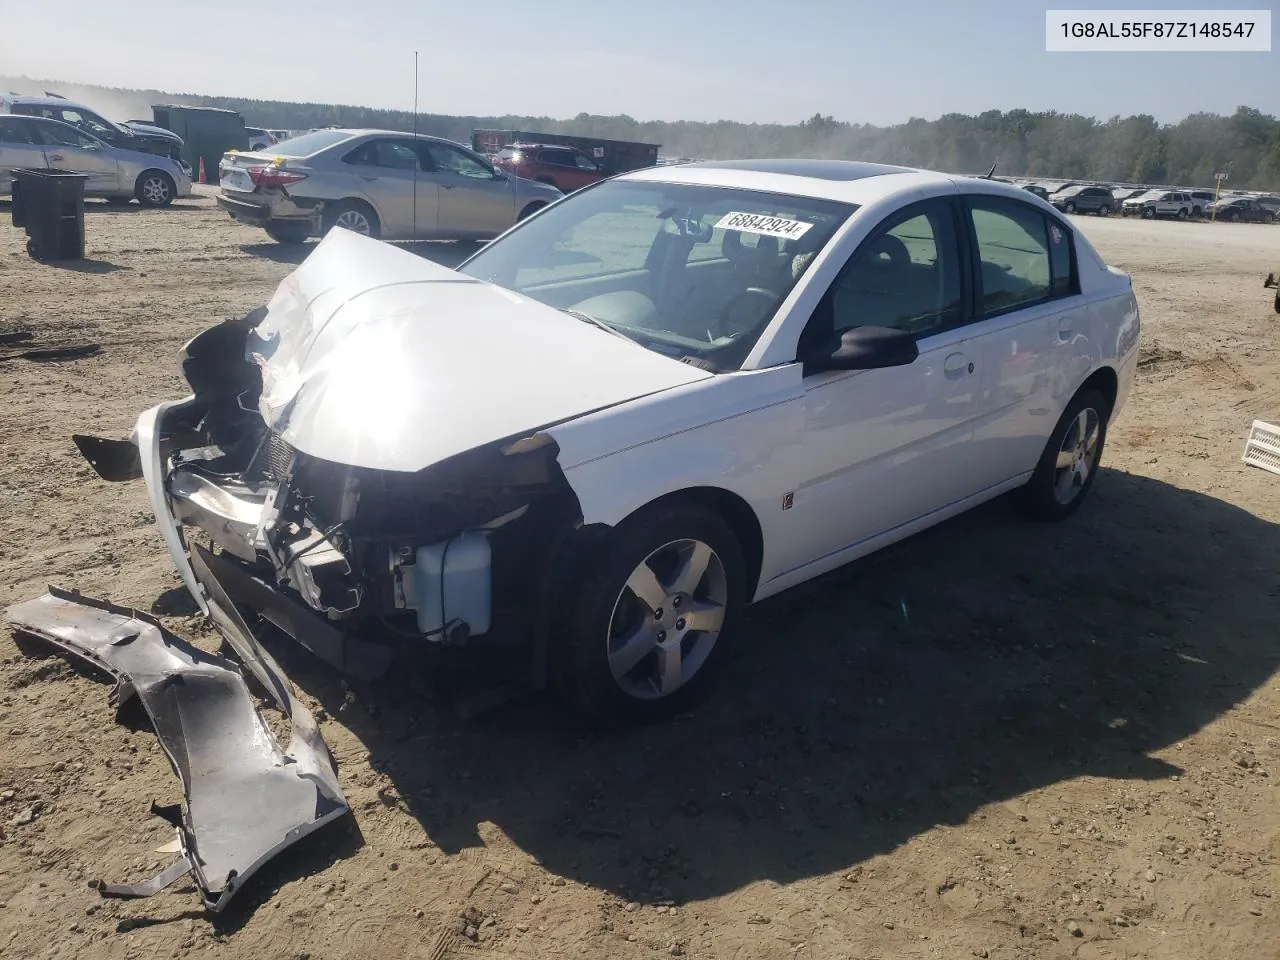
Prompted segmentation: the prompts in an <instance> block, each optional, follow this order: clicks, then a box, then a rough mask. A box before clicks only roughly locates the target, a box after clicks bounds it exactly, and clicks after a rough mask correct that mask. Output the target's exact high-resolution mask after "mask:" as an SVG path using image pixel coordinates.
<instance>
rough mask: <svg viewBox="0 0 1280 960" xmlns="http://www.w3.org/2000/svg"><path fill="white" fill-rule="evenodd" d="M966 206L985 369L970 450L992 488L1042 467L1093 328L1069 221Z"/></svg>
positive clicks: (1019, 206)
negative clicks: (1077, 274)
mask: <svg viewBox="0 0 1280 960" xmlns="http://www.w3.org/2000/svg"><path fill="white" fill-rule="evenodd" d="M966 206H967V207H968V210H969V215H968V219H969V228H970V230H971V231H972V232H971V235H970V236H971V245H972V247H973V250H974V251H975V254H976V256H975V259H976V260H977V263H978V271H977V272H978V277H977V280H978V298H977V305H978V310H979V312H980V315H981V320H980V322H979V324H978V328H979V329H980V331H981V333H982V356H983V360H984V371H985V372H984V374H983V381H982V399H981V402H980V407H981V409H980V418H979V420H978V425H977V428H976V429H975V431H974V439H973V456H974V464H975V469H976V470H977V471H978V479H979V486H980V487H981V488H983V489H987V488H989V487H993V486H996V485H998V484H1001V483H1004V482H1005V481H1008V480H1011V479H1013V478H1014V477H1017V476H1019V475H1021V474H1024V473H1027V472H1029V471H1031V470H1033V469H1034V468H1035V465H1036V463H1037V461H1038V460H1039V458H1040V454H1041V452H1042V451H1043V450H1044V445H1045V442H1046V441H1047V440H1048V438H1049V435H1050V433H1051V432H1052V431H1053V428H1054V426H1055V425H1056V424H1057V421H1058V417H1059V415H1060V414H1061V408H1062V405H1063V403H1064V402H1065V401H1064V399H1063V395H1064V392H1065V390H1066V389H1067V388H1068V387H1069V386H1070V384H1071V383H1073V382H1074V378H1075V377H1076V376H1077V374H1078V372H1079V371H1077V370H1076V354H1077V353H1078V352H1079V351H1080V350H1083V349H1085V348H1086V347H1087V343H1088V334H1089V328H1088V322H1087V312H1086V311H1084V310H1083V309H1082V308H1081V307H1080V299H1081V298H1080V296H1079V293H1078V289H1079V288H1078V285H1077V281H1076V278H1075V270H1074V252H1073V246H1072V242H1071V236H1072V235H1071V231H1070V229H1069V228H1068V227H1067V226H1066V225H1065V224H1064V223H1061V222H1059V221H1058V220H1056V219H1055V218H1054V217H1052V216H1048V215H1045V214H1044V213H1043V212H1042V211H1041V210H1039V209H1038V208H1036V207H1033V206H1031V205H1030V204H1027V203H1022V202H1021V201H1017V200H1012V199H1008V198H1005V197H993V196H976V195H975V196H970V197H968V198H967V199H966ZM1087 363H1088V360H1087V357H1086V358H1085V364H1086V365H1087Z"/></svg>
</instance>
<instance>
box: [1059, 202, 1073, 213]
mask: <svg viewBox="0 0 1280 960" xmlns="http://www.w3.org/2000/svg"><path fill="white" fill-rule="evenodd" d="M1062 209H1063V210H1065V211H1066V212H1067V213H1075V212H1076V205H1075V204H1074V203H1068V204H1066V205H1065V206H1064V207H1063V208H1062Z"/></svg>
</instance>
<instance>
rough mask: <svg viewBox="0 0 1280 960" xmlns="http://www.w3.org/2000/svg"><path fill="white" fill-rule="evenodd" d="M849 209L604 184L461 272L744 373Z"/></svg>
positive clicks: (691, 189) (706, 190) (706, 189)
mask: <svg viewBox="0 0 1280 960" xmlns="http://www.w3.org/2000/svg"><path fill="white" fill-rule="evenodd" d="M856 209H857V208H856V207H855V206H854V205H852V204H847V203H837V202H835V201H831V200H818V199H812V198H806V197H793V196H785V195H781V194H770V193H758V192H754V191H747V190H736V189H728V188H722V187H710V186H694V185H689V184H670V183H638V182H628V181H611V182H610V181H606V182H604V183H603V184H601V185H600V186H597V187H593V188H591V189H588V190H586V191H584V192H582V193H580V194H577V195H575V196H574V197H573V198H572V199H569V200H566V201H561V202H560V203H557V204H555V205H554V206H552V207H550V208H548V209H547V210H546V211H545V212H543V213H541V214H539V215H538V216H537V217H535V218H533V219H532V220H530V221H528V222H527V223H526V224H524V225H522V226H521V227H519V228H518V229H516V230H514V231H513V232H512V233H510V234H509V235H507V236H506V237H504V238H503V239H501V240H499V241H497V242H495V243H492V244H490V245H489V246H488V247H486V248H485V249H484V250H482V251H481V252H480V253H478V254H476V255H475V256H474V257H472V258H471V259H470V260H468V261H467V262H466V263H464V264H463V265H462V266H461V267H459V268H458V269H459V270H460V272H462V273H464V274H467V275H468V276H472V277H477V278H479V279H482V280H487V281H489V282H491V283H496V284H498V285H499V286H503V287H507V288H508V289H511V290H515V291H517V292H518V293H521V294H524V295H525V296H527V297H531V298H533V299H534V300H539V301H541V302H542V303H545V304H548V305H550V306H553V307H557V308H559V309H562V310H567V311H570V312H572V313H574V314H575V315H578V316H580V317H581V318H583V319H584V320H589V321H591V322H595V323H599V324H601V325H604V326H607V327H609V328H611V329H613V330H614V331H616V332H619V333H621V334H623V335H624V336H627V337H629V338H631V339H633V340H635V341H636V342H637V343H639V344H640V345H641V346H643V347H646V348H648V349H650V350H654V351H656V352H658V353H663V354H666V355H668V356H672V357H678V358H681V359H686V360H694V361H698V362H700V363H701V364H703V365H705V366H708V367H710V368H712V369H715V370H720V371H723V370H736V369H738V368H739V367H740V366H741V364H742V361H743V360H745V359H746V356H747V354H748V353H750V351H751V348H752V347H753V346H754V345H755V342H756V341H757V340H758V339H759V338H760V335H761V334H762V333H763V332H764V328H765V326H766V325H767V324H768V323H769V321H770V320H771V319H772V318H773V316H774V314H775V313H776V312H777V309H778V307H779V305H781V303H782V301H783V300H784V299H785V298H786V297H787V295H788V294H789V293H790V292H791V290H792V288H793V287H794V286H795V285H796V283H797V282H798V281H799V280H800V278H801V277H802V276H803V275H804V272H805V270H806V269H807V268H808V265H809V263H810V262H811V261H812V259H813V257H814V255H815V254H816V253H817V252H818V251H820V250H821V249H822V248H823V247H824V246H825V245H826V243H827V242H828V241H829V240H830V239H831V237H832V235H833V234H834V233H835V231H836V229H837V228H838V227H839V226H840V225H841V224H842V223H843V222H844V221H845V220H846V219H847V218H848V217H849V215H850V214H852V213H853V212H854V210H856Z"/></svg>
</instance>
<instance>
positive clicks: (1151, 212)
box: [1142, 207, 1156, 220]
mask: <svg viewBox="0 0 1280 960" xmlns="http://www.w3.org/2000/svg"><path fill="white" fill-rule="evenodd" d="M1155 218H1156V210H1155V207H1143V208H1142V219H1143V220H1154V219H1155Z"/></svg>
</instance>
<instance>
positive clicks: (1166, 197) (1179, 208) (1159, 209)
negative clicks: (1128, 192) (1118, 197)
mask: <svg viewBox="0 0 1280 960" xmlns="http://www.w3.org/2000/svg"><path fill="white" fill-rule="evenodd" d="M1195 206H1196V202H1195V200H1194V199H1192V197H1191V194H1189V193H1183V192H1182V191H1181V190H1148V191H1147V192H1146V193H1140V194H1138V195H1137V196H1136V197H1130V198H1129V199H1128V200H1126V201H1125V202H1124V204H1123V205H1122V207H1121V208H1120V209H1121V213H1123V214H1124V215H1125V216H1133V215H1134V214H1137V215H1138V216H1142V217H1145V218H1147V219H1148V220H1151V219H1154V218H1155V217H1177V218H1178V219H1179V220H1186V219H1187V218H1188V217H1190V216H1191V211H1192V210H1193V209H1194V208H1195Z"/></svg>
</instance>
